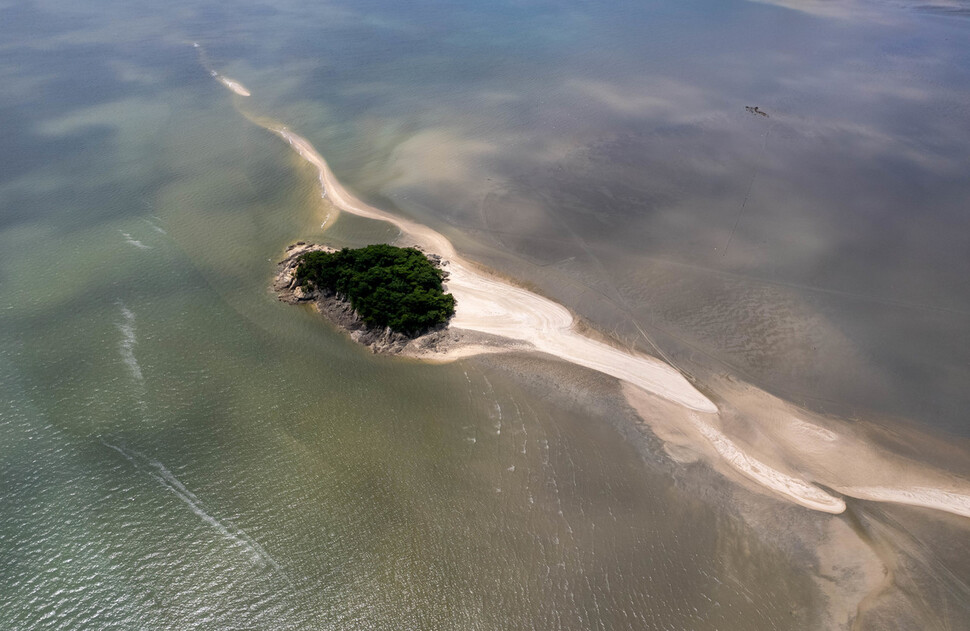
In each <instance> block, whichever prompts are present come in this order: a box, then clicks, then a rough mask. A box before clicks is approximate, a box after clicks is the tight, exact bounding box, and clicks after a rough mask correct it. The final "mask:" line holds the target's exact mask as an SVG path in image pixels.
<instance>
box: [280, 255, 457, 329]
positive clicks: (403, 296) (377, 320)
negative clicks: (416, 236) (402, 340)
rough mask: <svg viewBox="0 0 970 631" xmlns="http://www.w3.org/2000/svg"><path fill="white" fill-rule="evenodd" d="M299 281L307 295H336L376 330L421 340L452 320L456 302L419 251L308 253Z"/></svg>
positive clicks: (299, 268)
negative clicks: (316, 292)
mask: <svg viewBox="0 0 970 631" xmlns="http://www.w3.org/2000/svg"><path fill="white" fill-rule="evenodd" d="M294 277H295V278H296V281H297V282H298V283H299V285H300V287H301V288H302V289H303V291H305V292H308V291H309V292H312V291H323V292H331V293H334V294H336V295H337V296H338V297H339V298H341V299H342V300H346V301H348V302H349V303H350V306H351V307H353V309H354V311H355V312H356V313H357V315H359V316H360V319H361V320H363V321H364V323H365V324H367V325H368V326H371V327H377V328H381V329H383V328H384V327H387V328H389V329H391V330H392V331H395V332H397V333H403V334H404V335H408V336H412V337H413V336H417V335H420V334H421V333H424V332H426V331H429V330H431V329H433V328H435V327H437V326H441V325H443V324H446V323H447V322H448V319H449V318H451V316H453V315H454V314H455V298H454V296H452V295H451V294H446V293H445V292H444V288H443V287H442V285H441V281H442V280H444V272H443V271H441V269H440V268H438V267H437V266H435V265H434V264H433V263H432V261H431V259H429V258H428V257H426V256H425V255H424V253H423V252H421V251H419V250H418V249H416V248H399V247H395V246H393V245H384V244H379V245H368V246H367V247H363V248H358V249H356V250H351V249H349V248H344V249H342V250H340V251H338V252H325V251H320V250H317V251H313V252H305V253H303V254H301V255H300V256H299V258H298V259H297V266H296V271H295V272H294Z"/></svg>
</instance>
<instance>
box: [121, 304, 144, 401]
mask: <svg viewBox="0 0 970 631" xmlns="http://www.w3.org/2000/svg"><path fill="white" fill-rule="evenodd" d="M121 315H122V317H123V318H124V319H123V321H122V322H121V323H120V324H119V325H118V330H119V331H121V343H120V344H119V350H120V351H121V359H122V360H123V361H124V362H125V365H127V366H128V370H130V371H131V376H132V377H134V378H135V379H136V380H137V381H138V382H139V383H144V381H145V377H144V375H142V372H141V366H139V365H138V359H137V358H136V357H135V344H137V343H138V336H137V334H136V332H135V314H134V313H132V311H131V310H130V309H128V307H126V306H125V305H124V304H122V305H121Z"/></svg>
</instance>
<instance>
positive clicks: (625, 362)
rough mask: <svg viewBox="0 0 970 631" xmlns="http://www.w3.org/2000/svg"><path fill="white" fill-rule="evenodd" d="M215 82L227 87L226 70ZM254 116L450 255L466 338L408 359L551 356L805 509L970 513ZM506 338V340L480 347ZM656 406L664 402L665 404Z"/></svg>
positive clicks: (964, 496)
mask: <svg viewBox="0 0 970 631" xmlns="http://www.w3.org/2000/svg"><path fill="white" fill-rule="evenodd" d="M213 76H216V78H217V79H219V80H220V81H222V78H221V77H219V75H218V74H214V75H213ZM230 81H231V80H230ZM222 82H223V84H224V85H226V87H227V88H229V89H230V90H233V91H234V92H236V93H237V94H240V92H237V91H236V89H235V88H233V87H232V85H230V84H228V83H226V82H225V81H222ZM233 83H235V82H233ZM235 85H236V86H237V87H238V88H240V89H243V90H245V88H242V86H241V85H239V84H235ZM246 95H247V96H248V95H249V92H248V91H246ZM244 115H245V114H244ZM247 118H248V119H249V120H251V121H252V122H254V123H255V124H258V125H260V126H262V127H264V128H265V129H267V130H269V131H271V132H273V133H275V134H277V135H278V136H280V137H281V138H282V139H284V140H286V141H287V142H288V143H289V144H290V146H291V147H292V148H293V149H294V151H296V152H297V153H298V154H299V155H300V156H301V157H302V158H303V159H304V160H306V161H307V162H308V163H309V164H311V165H312V166H313V167H315V168H316V170H317V172H318V174H319V179H320V184H321V187H322V189H323V190H322V194H323V195H324V196H326V197H328V198H329V199H330V201H331V203H332V205H333V206H334V208H336V209H337V210H338V211H344V212H348V213H351V214H354V215H357V216H360V217H365V218H368V219H375V220H379V221H386V222H388V223H391V224H392V225H394V226H395V227H397V228H398V229H399V230H400V231H401V237H400V239H399V241H402V242H404V243H406V244H407V245H411V244H414V245H417V246H419V247H421V248H423V249H424V250H425V251H426V252H430V253H435V254H438V255H440V256H441V257H442V258H443V259H444V260H443V263H442V264H443V265H445V266H446V267H445V269H446V270H447V271H448V273H449V275H450V278H449V279H448V281H447V283H446V286H447V290H448V291H450V292H451V293H452V294H454V296H455V298H456V300H457V309H456V314H455V317H454V318H453V320H452V322H451V326H450V327H449V329H448V331H449V332H456V333H458V334H459V336H457V337H455V338H454V340H453V341H454V342H455V343H453V344H441V345H439V346H438V347H437V348H434V349H430V350H429V349H423V350H415V351H414V352H408V353H405V354H410V355H412V356H414V357H419V358H421V359H431V360H432V361H452V360H454V359H458V358H460V357H467V356H469V355H474V354H479V353H481V352H494V351H495V350H508V349H510V348H514V349H531V350H535V351H539V352H542V353H548V354H550V355H552V356H555V357H557V358H559V359H562V360H564V361H567V362H571V363H574V364H577V365H580V366H584V367H586V368H590V369H593V370H596V371H599V372H602V373H604V374H607V375H610V376H612V377H615V378H617V379H619V380H621V382H623V383H624V393H625V394H626V396H627V400H628V401H629V402H630V404H631V405H632V406H633V407H634V409H636V410H637V412H638V413H639V415H640V416H641V418H643V419H644V420H645V421H646V422H647V423H648V424H650V425H651V427H652V428H653V429H654V430H655V432H656V433H657V435H658V436H659V437H660V438H661V439H663V440H664V441H669V444H670V445H671V446H672V447H675V448H677V449H681V450H682V453H696V454H699V455H701V456H703V457H705V458H706V459H707V460H708V461H709V462H710V463H711V464H712V465H713V466H714V467H715V468H717V469H718V470H720V471H721V472H722V473H724V474H725V475H729V476H731V477H734V478H735V479H739V478H740V479H742V480H746V481H748V482H753V483H756V484H757V488H760V489H762V490H766V491H769V492H770V493H772V494H774V495H776V496H780V497H783V498H785V499H787V500H789V501H792V502H794V503H796V504H799V505H801V506H804V507H806V508H810V509H812V510H816V511H822V512H826V513H841V512H843V511H844V510H845V501H844V500H843V499H842V497H839V496H838V495H837V494H836V493H829V492H827V491H825V490H823V489H822V488H820V487H819V486H817V485H824V486H826V487H828V488H831V489H835V490H836V491H837V492H838V493H842V494H844V495H848V496H853V497H858V498H860V499H870V500H873V501H885V502H896V503H903V504H910V505H914V506H921V507H926V508H933V509H937V510H943V511H946V512H950V513H953V514H956V515H963V516H968V517H970V481H967V480H963V479H961V478H956V477H954V476H951V475H948V474H946V473H944V472H941V471H939V470H935V469H933V468H932V467H930V466H928V465H924V464H921V463H916V462H913V461H910V460H907V459H905V458H903V457H901V456H898V455H896V454H893V453H890V452H888V451H886V450H878V449H876V448H874V447H872V446H871V445H869V444H868V443H867V442H866V441H865V439H864V438H860V437H858V436H855V435H854V434H853V432H852V431H851V426H850V424H848V423H846V422H834V421H831V419H823V418H821V417H815V416H813V415H811V414H808V413H806V412H805V411H803V410H800V409H798V408H796V407H795V406H792V405H790V404H787V403H785V402H783V401H780V400H778V399H776V398H775V397H773V396H771V395H769V394H768V393H766V392H763V391H761V390H757V389H756V388H753V387H750V386H747V385H745V384H733V383H732V384H727V385H725V384H724V383H720V384H708V386H709V387H710V388H711V390H712V392H713V393H714V394H716V395H717V396H716V398H717V400H718V402H719V405H715V404H714V402H713V401H712V400H711V399H709V398H708V397H706V396H705V395H704V394H702V393H701V392H700V391H698V390H697V389H696V388H695V387H694V386H693V385H692V384H691V383H690V382H689V381H688V380H687V379H686V378H685V377H684V376H683V375H682V374H681V373H680V372H678V371H677V370H676V369H674V368H673V367H672V366H669V365H667V364H665V363H663V362H661V361H659V360H657V359H655V358H652V357H648V356H646V355H639V354H632V353H628V352H625V351H622V350H619V349H617V348H614V347H612V346H609V345H607V344H604V343H601V342H597V341H595V340H593V339H590V338H588V337H586V336H585V335H583V334H582V333H580V332H579V331H577V330H576V321H575V319H574V318H573V316H572V314H571V313H570V312H569V310H568V309H566V308H565V307H563V306H562V305H560V304H558V303H555V302H553V301H552V300H549V299H547V298H544V297H542V296H539V295H538V294H535V293H533V292H530V291H528V290H526V289H523V288H521V287H516V286H515V285H512V284H510V283H508V282H506V281H504V280H501V279H499V278H496V277H494V276H491V275H489V274H486V273H484V272H482V271H480V270H478V269H477V268H475V267H474V266H473V265H472V264H471V263H470V262H468V261H466V260H464V259H462V258H461V257H460V256H458V254H457V252H456V251H455V249H454V246H453V245H452V244H451V242H450V241H449V240H448V238H447V237H445V236H444V235H442V234H440V233H439V232H437V231H435V230H433V229H431V228H429V227H427V226H424V225H421V224H419V223H417V222H414V221H411V220H409V219H406V218H402V217H398V216H395V215H392V214H390V213H388V212H385V211H383V210H380V209H378V208H375V207H373V206H371V205H369V204H367V203H365V202H363V201H361V200H360V199H358V198H357V197H355V196H354V195H353V194H352V193H350V192H349V191H347V190H346V189H345V188H343V186H341V184H340V182H339V181H337V179H336V177H335V176H334V174H333V172H332V171H331V170H330V167H329V165H328V164H327V162H326V160H324V158H323V156H321V155H320V154H319V153H318V152H317V151H316V149H315V148H314V147H313V145H312V144H311V143H310V142H309V141H308V140H307V139H306V138H303V137H302V136H300V135H298V134H296V133H294V132H293V131H291V130H290V129H288V128H287V127H286V126H284V125H281V124H279V123H276V122H273V121H266V120H262V119H256V118H254V117H251V116H248V115H247ZM476 334H478V335H479V337H477V338H476V337H475V336H476ZM461 335H468V336H469V337H467V338H462V337H461ZM481 335H484V336H486V337H485V338H482V337H480V336H481ZM496 338H504V339H505V340H507V342H506V343H505V344H498V345H495V344H492V343H487V344H479V343H476V340H480V339H487V340H490V341H492V340H495V339H496ZM658 401H661V402H662V403H663V405H662V406H660V407H659V408H658V406H657V402H658ZM661 408H662V412H660V413H659V414H658V410H660V409H661ZM806 419H808V420H806ZM729 435H730V438H729ZM742 437H743V438H742Z"/></svg>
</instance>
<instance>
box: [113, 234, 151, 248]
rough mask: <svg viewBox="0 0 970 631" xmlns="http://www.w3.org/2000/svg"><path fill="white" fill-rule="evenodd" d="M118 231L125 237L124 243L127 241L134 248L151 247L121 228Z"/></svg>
mask: <svg viewBox="0 0 970 631" xmlns="http://www.w3.org/2000/svg"><path fill="white" fill-rule="evenodd" d="M118 232H121V236H123V237H124V238H125V243H127V244H128V245H133V246H135V247H136V248H138V249H139V250H151V249H152V246H150V245H145V244H144V243H142V242H141V241H139V240H138V239H136V238H134V237H132V236H131V235H130V234H129V233H127V232H123V231H121V230H119V231H118Z"/></svg>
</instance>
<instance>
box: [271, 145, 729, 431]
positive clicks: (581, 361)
mask: <svg viewBox="0 0 970 631" xmlns="http://www.w3.org/2000/svg"><path fill="white" fill-rule="evenodd" d="M270 129H271V130H272V131H273V132H275V133H277V134H279V135H280V136H281V137H282V138H284V139H285V140H286V141H287V142H289V143H290V145H291V146H292V147H293V148H294V149H295V150H296V151H297V152H298V153H299V154H300V156H302V157H303V158H304V159H305V160H306V161H307V162H309V163H310V164H312V165H313V166H315V167H316V168H317V170H318V172H319V174H320V183H321V185H322V186H323V189H324V191H325V194H326V195H327V196H329V198H330V201H331V202H332V203H333V205H334V206H336V207H337V208H339V209H340V210H343V211H345V212H349V213H352V214H355V215H358V216H361V217H367V218H369V219H379V220H382V221H387V222H390V223H391V224H393V225H395V226H397V228H398V229H399V230H400V231H401V233H402V237H403V240H405V241H408V242H413V243H416V244H418V245H420V246H421V247H422V248H424V249H425V250H427V251H429V252H434V253H436V254H440V255H441V256H443V257H445V258H446V259H447V260H448V261H449V266H448V272H449V273H450V278H449V279H448V283H447V289H448V291H450V292H451V293H452V294H453V295H454V296H455V301H456V303H457V307H456V310H455V317H454V318H453V319H452V321H451V325H450V326H451V327H452V328H455V329H466V330H469V331H479V332H482V333H490V334H492V335H499V336H501V337H505V338H508V339H510V340H515V341H519V342H526V343H528V344H531V345H532V346H533V347H534V348H535V349H536V350H537V351H540V352H543V353H549V354H550V355H554V356H556V357H558V358H560V359H563V360H565V361H568V362H571V363H574V364H578V365H580V366H585V367H586V368H591V369H593V370H597V371H599V372H602V373H605V374H607V375H610V376H611V377H616V378H617V379H621V380H623V381H627V382H629V383H631V384H633V385H635V386H638V387H640V388H643V389H644V390H646V391H648V392H651V393H653V394H656V395H658V396H662V397H664V398H665V399H668V400H670V401H673V402H675V403H679V404H680V405H683V406H684V407H687V408H690V409H692V410H697V411H699V412H710V413H714V412H717V406H715V405H714V403H713V402H711V400H710V399H708V398H707V397H705V396H704V395H703V394H701V393H700V392H699V391H698V390H697V389H696V388H695V387H694V386H693V385H691V383H690V382H689V381H687V379H685V378H684V376H683V375H682V374H680V373H679V372H678V371H677V370H675V369H674V368H673V367H671V366H669V365H668V364H665V363H663V362H661V361H659V360H656V359H654V358H652V357H648V356H646V355H634V354H630V353H626V352H623V351H621V350H619V349H616V348H613V347H612V346H609V345H607V344H603V343H602V342H597V341H595V340H592V339H590V338H588V337H586V336H584V335H582V334H580V333H578V332H577V331H576V330H575V328H574V325H575V319H574V318H573V316H572V314H571V313H570V312H569V310H568V309H566V308H565V307H563V306H562V305H560V304H558V303H556V302H553V301H552V300H549V299H548V298H544V297H542V296H540V295H538V294H536V293H533V292H531V291H528V290H527V289H522V288H521V287H516V286H515V285H512V284H510V283H507V282H505V281H503V280H500V279H497V278H495V277H492V276H489V275H486V274H484V273H482V272H479V271H478V270H476V269H474V268H473V267H472V266H471V265H470V264H469V263H468V262H467V261H465V260H463V259H462V258H461V257H460V256H458V254H457V253H456V252H455V248H454V246H452V244H451V242H450V241H449V240H448V238H447V237H445V236H444V235H443V234H441V233H439V232H437V231H435V230H433V229H431V228H429V227H427V226H424V225H422V224H419V223H417V222H414V221H410V220H407V219H402V218H401V217H397V216H395V215H392V214H390V213H388V212H385V211H383V210H380V209H378V208H374V207H373V206H370V205H369V204H366V203H365V202H363V201H361V200H359V199H357V198H356V197H355V196H354V195H353V194H351V193H350V192H348V191H347V190H346V189H345V188H343V186H341V184H340V182H339V181H338V180H337V178H336V177H334V175H333V172H332V171H331V170H330V167H329V165H327V162H326V160H324V159H323V156H321V155H320V154H319V153H317V151H316V149H314V148H313V145H311V144H310V143H309V141H307V140H306V139H305V138H303V137H301V136H299V135H297V134H295V133H293V132H292V131H290V130H289V129H287V128H286V127H284V126H278V127H270Z"/></svg>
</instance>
